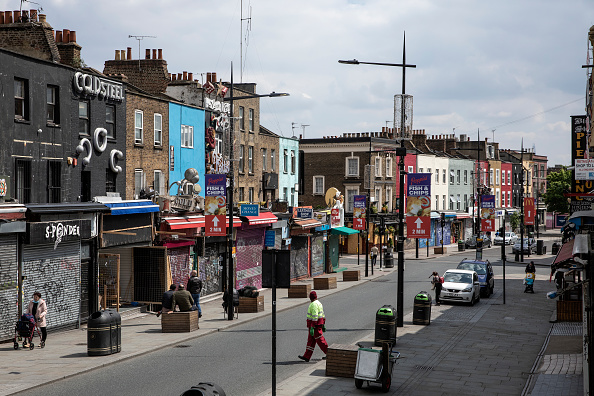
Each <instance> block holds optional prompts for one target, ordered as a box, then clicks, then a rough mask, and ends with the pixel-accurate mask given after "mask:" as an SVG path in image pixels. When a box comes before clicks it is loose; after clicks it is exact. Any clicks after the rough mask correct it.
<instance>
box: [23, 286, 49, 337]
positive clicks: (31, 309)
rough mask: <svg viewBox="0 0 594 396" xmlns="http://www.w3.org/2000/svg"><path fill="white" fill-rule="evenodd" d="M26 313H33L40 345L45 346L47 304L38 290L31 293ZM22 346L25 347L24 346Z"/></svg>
mask: <svg viewBox="0 0 594 396" xmlns="http://www.w3.org/2000/svg"><path fill="white" fill-rule="evenodd" d="M26 313H28V314H31V315H33V317H34V318H35V322H37V327H39V330H41V347H42V348H43V347H44V346H45V339H46V338H47V323H46V321H45V315H47V305H46V303H45V300H43V299H42V298H41V293H40V292H35V293H33V300H31V301H29V306H28V307H27V312H26ZM23 347H24V348H26V346H23Z"/></svg>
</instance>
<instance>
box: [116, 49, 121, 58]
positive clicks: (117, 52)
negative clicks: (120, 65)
mask: <svg viewBox="0 0 594 396" xmlns="http://www.w3.org/2000/svg"><path fill="white" fill-rule="evenodd" d="M115 60H120V50H115Z"/></svg>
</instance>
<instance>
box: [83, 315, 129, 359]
mask: <svg viewBox="0 0 594 396" xmlns="http://www.w3.org/2000/svg"><path fill="white" fill-rule="evenodd" d="M121 350H122V318H121V316H120V314H119V313H117V312H116V311H114V310H111V309H108V310H105V311H97V312H95V313H93V314H92V315H91V316H89V319H88V322H87V355H89V356H105V355H111V354H112V353H118V352H120V351H121Z"/></svg>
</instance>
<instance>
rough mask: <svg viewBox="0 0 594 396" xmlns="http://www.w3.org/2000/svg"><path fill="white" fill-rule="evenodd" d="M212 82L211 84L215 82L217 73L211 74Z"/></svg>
mask: <svg viewBox="0 0 594 396" xmlns="http://www.w3.org/2000/svg"><path fill="white" fill-rule="evenodd" d="M212 82H213V83H216V82H217V73H212Z"/></svg>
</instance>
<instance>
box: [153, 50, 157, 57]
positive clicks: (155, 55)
mask: <svg viewBox="0 0 594 396" xmlns="http://www.w3.org/2000/svg"><path fill="white" fill-rule="evenodd" d="M153 59H157V50H156V49H153Z"/></svg>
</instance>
